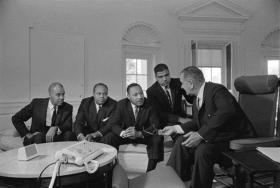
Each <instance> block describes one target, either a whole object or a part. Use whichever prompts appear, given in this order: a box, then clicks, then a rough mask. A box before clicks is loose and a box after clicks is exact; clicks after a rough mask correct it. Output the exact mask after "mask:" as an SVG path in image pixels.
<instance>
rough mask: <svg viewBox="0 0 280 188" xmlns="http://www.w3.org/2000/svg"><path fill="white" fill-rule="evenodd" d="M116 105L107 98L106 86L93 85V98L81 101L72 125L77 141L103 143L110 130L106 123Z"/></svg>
mask: <svg viewBox="0 0 280 188" xmlns="http://www.w3.org/2000/svg"><path fill="white" fill-rule="evenodd" d="M116 104H117V102H116V101H115V100H113V99H111V98H110V97H108V87H107V85H105V84H103V83H98V84H95V85H94V87H93V96H92V97H88V98H85V99H83V100H82V102H81V104H80V107H79V109H78V113H77V116H76V121H75V123H74V129H75V133H76V136H77V139H78V140H79V141H81V140H88V141H98V142H103V136H105V135H106V134H107V133H108V132H110V130H111V127H109V126H107V123H108V120H109V118H110V116H111V114H112V112H113V111H114V110H115V108H116Z"/></svg>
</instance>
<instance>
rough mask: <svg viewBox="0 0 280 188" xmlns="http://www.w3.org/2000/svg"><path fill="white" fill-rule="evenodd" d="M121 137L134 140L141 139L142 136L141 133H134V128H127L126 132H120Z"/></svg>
mask: <svg viewBox="0 0 280 188" xmlns="http://www.w3.org/2000/svg"><path fill="white" fill-rule="evenodd" d="M121 137H122V138H130V139H136V138H142V137H143V135H142V132H141V131H136V130H135V127H128V128H127V129H126V130H124V131H123V132H122V134H121Z"/></svg>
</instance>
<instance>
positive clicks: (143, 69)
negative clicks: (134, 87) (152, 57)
mask: <svg viewBox="0 0 280 188" xmlns="http://www.w3.org/2000/svg"><path fill="white" fill-rule="evenodd" d="M137 74H147V60H146V59H137Z"/></svg>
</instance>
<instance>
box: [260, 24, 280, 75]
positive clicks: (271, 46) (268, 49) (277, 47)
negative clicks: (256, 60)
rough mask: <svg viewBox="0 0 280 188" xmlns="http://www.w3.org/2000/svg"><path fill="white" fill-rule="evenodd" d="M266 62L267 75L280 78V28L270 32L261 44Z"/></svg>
mask: <svg viewBox="0 0 280 188" xmlns="http://www.w3.org/2000/svg"><path fill="white" fill-rule="evenodd" d="M261 47H262V50H263V53H264V57H265V61H266V64H267V74H275V75H277V76H278V77H279V76H280V28H279V27H278V28H276V29H274V30H273V31H272V32H270V33H269V34H268V35H267V36H266V37H265V39H264V41H263V42H262V44H261Z"/></svg>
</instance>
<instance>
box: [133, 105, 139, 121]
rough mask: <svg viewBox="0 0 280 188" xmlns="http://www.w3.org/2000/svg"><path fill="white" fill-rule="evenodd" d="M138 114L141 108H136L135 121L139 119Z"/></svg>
mask: <svg viewBox="0 0 280 188" xmlns="http://www.w3.org/2000/svg"><path fill="white" fill-rule="evenodd" d="M138 113H139V107H136V108H135V111H134V117H135V120H136V118H137V116H138Z"/></svg>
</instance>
